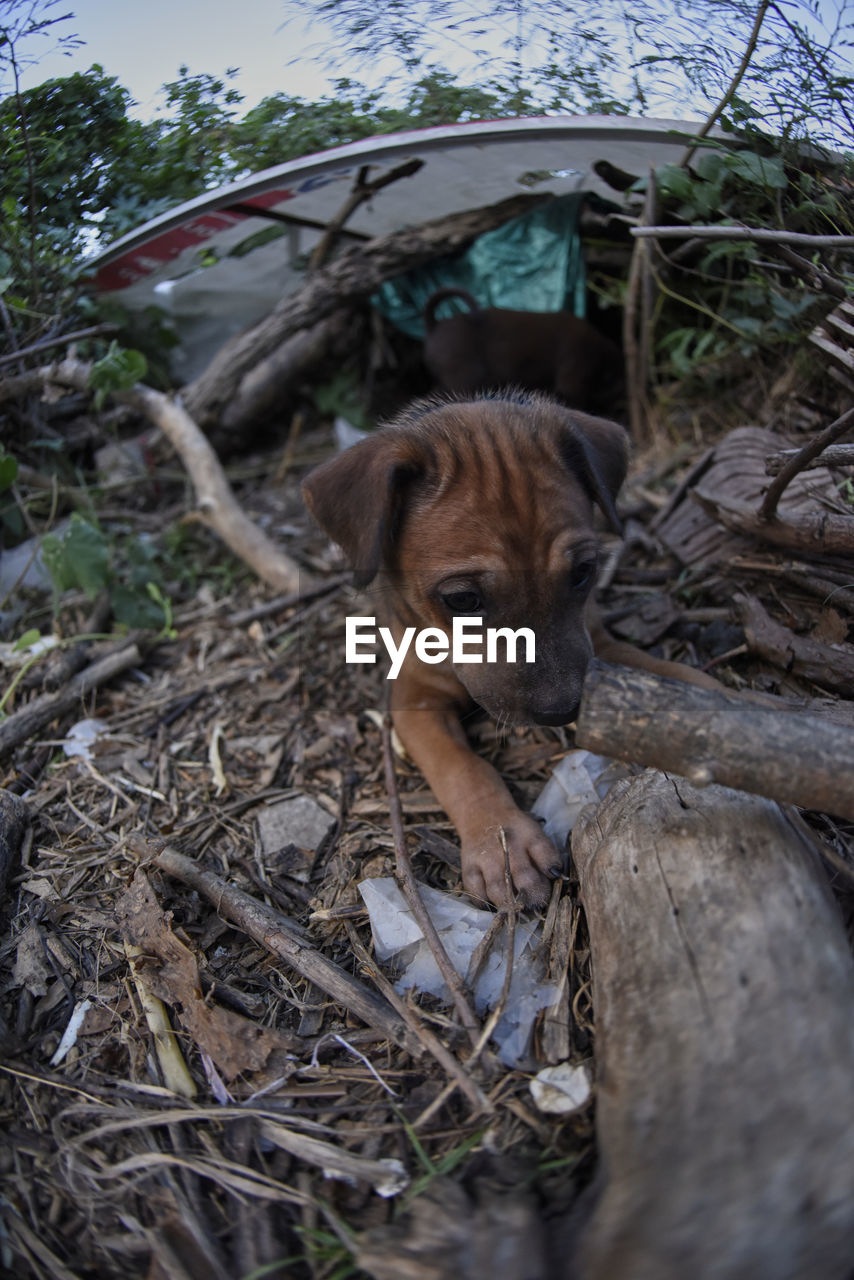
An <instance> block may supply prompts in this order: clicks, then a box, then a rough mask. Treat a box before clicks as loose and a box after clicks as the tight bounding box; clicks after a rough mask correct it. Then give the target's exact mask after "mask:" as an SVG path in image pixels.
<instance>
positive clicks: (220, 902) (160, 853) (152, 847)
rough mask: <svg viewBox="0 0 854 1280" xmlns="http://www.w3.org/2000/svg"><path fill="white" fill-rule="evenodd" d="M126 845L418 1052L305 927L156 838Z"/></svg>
mask: <svg viewBox="0 0 854 1280" xmlns="http://www.w3.org/2000/svg"><path fill="white" fill-rule="evenodd" d="M127 844H128V848H129V849H130V850H131V852H133V853H135V854H136V855H137V856H138V857H144V858H148V859H151V861H153V862H154V863H155V864H156V865H157V866H158V867H160V869H161V870H162V871H165V872H167V874H168V875H171V876H175V878H176V879H177V880H181V881H183V882H184V884H188V885H190V887H191V888H193V889H195V890H196V892H197V893H200V894H202V895H203V896H204V897H205V898H207V899H208V901H209V902H212V903H213V904H214V906H215V907H216V909H217V914H218V915H220V916H222V918H223V919H224V920H229V921H230V922H231V923H232V924H234V925H236V926H237V928H238V929H242V930H243V932H244V933H247V934H248V935H249V937H250V938H254V939H255V941H256V942H258V943H260V944H261V946H262V947H266V949H267V950H268V951H271V952H272V953H273V955H275V956H277V957H278V959H280V960H283V961H284V962H285V964H287V965H290V967H291V968H292V969H295V970H296V972H297V973H298V974H300V975H301V976H302V977H303V978H308V980H309V981H310V982H314V983H316V984H317V986H318V987H320V989H321V991H325V992H326V994H327V995H329V996H331V997H332V999H333V1000H337V1001H338V1003H339V1004H342V1005H343V1006H344V1007H345V1008H346V1009H350V1010H351V1011H352V1012H353V1013H355V1014H357V1015H358V1016H359V1017H360V1018H361V1019H362V1021H363V1022H366V1023H367V1024H368V1026H369V1027H376V1028H377V1029H378V1030H380V1031H382V1033H383V1034H384V1035H386V1036H387V1037H388V1038H389V1040H393V1041H394V1043H395V1044H398V1045H400V1047H401V1048H402V1049H406V1051H407V1052H408V1053H411V1054H412V1055H413V1056H414V1057H416V1058H419V1057H420V1056H421V1055H422V1053H423V1052H424V1050H423V1046H422V1045H421V1044H420V1043H419V1041H418V1040H417V1039H416V1038H415V1036H413V1035H412V1033H411V1032H410V1030H409V1028H408V1027H407V1026H406V1025H405V1024H404V1023H403V1022H402V1021H401V1020H400V1018H398V1016H397V1015H396V1014H395V1012H394V1010H393V1009H392V1008H391V1006H390V1005H389V1004H388V1002H387V1001H385V1000H383V999H382V998H381V997H380V996H378V995H376V994H375V992H373V991H371V990H370V989H369V988H368V987H366V986H365V985H364V984H363V983H361V982H359V981H358V979H356V978H354V977H352V976H351V975H350V974H349V973H346V972H345V971H344V970H343V969H341V968H339V966H338V965H337V964H334V963H333V961H331V960H329V959H327V957H326V956H325V955H323V953H322V952H321V951H318V950H317V949H316V948H315V947H313V946H312V945H311V944H310V943H309V942H307V941H306V935H305V931H304V930H302V929H300V928H299V926H298V925H297V924H296V923H295V922H294V921H293V920H291V919H289V917H288V916H286V915H283V914H282V912H280V911H276V910H274V908H272V907H268V906H267V905H266V903H263V902H258V901H257V899H255V898H252V897H250V895H249V894H248V893H243V892H242V891H241V890H240V889H236V888H235V887H234V886H233V885H230V884H228V883H227V882H226V881H225V880H222V879H221V878H220V877H219V876H216V875H214V874H213V872H211V871H203V870H202V868H201V867H200V866H199V865H198V864H197V863H195V862H193V861H192V860H191V859H190V858H186V857H184V855H183V854H181V853H178V852H177V850H176V849H172V848H170V847H169V846H168V845H164V844H163V843H162V842H160V841H152V840H147V839H145V837H144V836H141V835H131V836H129V837H128V841H127Z"/></svg>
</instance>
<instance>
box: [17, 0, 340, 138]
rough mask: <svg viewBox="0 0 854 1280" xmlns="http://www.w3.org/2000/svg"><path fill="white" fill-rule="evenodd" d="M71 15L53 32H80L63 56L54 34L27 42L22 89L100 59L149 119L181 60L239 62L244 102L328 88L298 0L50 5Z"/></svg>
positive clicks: (95, 0) (219, 66)
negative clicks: (33, 58)
mask: <svg viewBox="0 0 854 1280" xmlns="http://www.w3.org/2000/svg"><path fill="white" fill-rule="evenodd" d="M0 3H2V0H0ZM68 12H72V13H73V15H74V17H73V18H72V19H71V20H70V21H68V22H64V23H61V24H59V25H57V27H56V28H54V31H55V32H61V33H63V34H68V35H77V36H80V37H81V39H83V40H84V41H85V44H84V45H83V46H82V47H80V48H78V49H76V50H74V51H73V53H72V54H71V55H70V56H69V55H68V54H65V53H62V52H60V51H58V50H57V49H56V43H57V41H56V36H55V35H54V34H50V33H49V34H48V35H46V36H45V37H43V38H41V37H40V38H38V39H35V38H34V39H31V40H30V41H29V42H28V44H27V46H26V51H27V53H29V54H30V55H33V54H36V55H38V58H39V60H38V62H37V63H36V64H35V65H32V66H29V67H27V68H26V70H25V72H24V76H23V78H22V82H23V85H24V87H31V86H33V85H37V84H41V83H42V82H43V81H45V80H49V79H51V78H53V77H54V76H67V75H71V74H72V72H74V71H85V70H87V69H88V68H89V67H90V66H91V65H92V64H93V63H95V62H97V63H100V64H101V65H102V66H103V68H104V70H105V71H106V73H107V74H108V75H111V76H116V77H117V78H118V80H119V83H120V84H123V85H124V86H125V87H126V88H127V89H129V90H130V92H131V93H132V95H133V97H134V98H135V100H136V101H137V103H138V104H139V108H138V114H139V115H140V116H141V117H143V118H146V119H150V118H151V116H152V115H153V114H154V111H155V109H156V106H157V101H158V99H157V91H158V89H159V88H160V86H161V85H162V84H164V83H165V82H166V81H167V80H174V79H177V73H178V68H179V66H180V65H181V64H182V63H186V65H187V66H188V67H189V68H190V71H191V72H194V73H200V72H207V73H209V74H211V75H216V76H221V75H222V74H223V73H224V72H225V70H226V69H227V68H228V67H239V68H240V74H239V75H238V76H237V78H236V79H235V80H234V81H233V82H232V83H233V84H234V86H235V88H237V89H238V90H239V91H240V92H241V93H242V94H243V95H244V97H245V99H246V100H245V102H244V104H243V106H244V107H245V108H246V109H248V108H249V107H251V106H254V105H255V103H256V102H258V101H260V99H261V98H264V97H266V96H268V95H269V94H273V93H279V92H283V93H287V94H291V95H293V96H294V97H304V98H318V97H321V96H322V95H323V94H324V92H325V91H327V90H329V89H330V88H331V81H330V80H328V79H327V78H326V77H325V76H324V74H323V73H322V72H321V71H320V69H319V67H318V66H317V65H316V64H315V63H314V61H313V60H312V57H311V53H312V50H313V48H314V46H315V45H316V44H317V42H318V40H319V36H320V32H319V31H318V30H317V28H315V29H314V30H312V29H311V27H310V25H309V24H307V22H306V18H305V5H303V4H299V3H295V2H294V0H243V3H239V2H238V3H235V0H141V2H140V3H137V2H131V0H59V4H58V5H57V6H56V7H55V8H54V9H53V10H52V11H50V13H51V16H59V15H61V14H64V13H68Z"/></svg>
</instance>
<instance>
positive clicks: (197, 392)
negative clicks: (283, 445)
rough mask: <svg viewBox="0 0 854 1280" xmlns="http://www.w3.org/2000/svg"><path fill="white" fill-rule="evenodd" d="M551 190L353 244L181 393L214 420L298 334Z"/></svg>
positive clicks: (199, 415) (204, 422)
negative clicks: (248, 380)
mask: <svg viewBox="0 0 854 1280" xmlns="http://www.w3.org/2000/svg"><path fill="white" fill-rule="evenodd" d="M544 199H548V196H540V195H522V196H511V197H510V199H509V200H502V201H501V202H500V203H499V204H495V205H490V206H489V207H488V208H486V209H468V210H465V211H463V212H462V213H454V214H451V215H450V216H449V217H444V218H437V219H436V220H435V221H433V222H425V223H423V224H422V225H421V226H418V227H406V228H404V229H403V230H402V231H395V232H393V233H392V234H391V235H388V236H382V237H380V238H378V239H376V240H371V241H369V242H368V243H367V244H365V245H359V246H358V247H357V248H353V249H348V250H347V251H346V252H345V253H343V254H341V256H340V257H338V258H336V259H335V261H334V262H331V263H330V264H329V266H328V267H324V268H322V269H321V270H320V271H316V272H313V273H312V274H311V275H310V276H309V277H308V279H307V280H306V282H305V284H304V285H303V287H302V288H301V289H298V290H297V292H296V293H292V294H288V296H287V297H285V298H282V300H281V302H279V303H278V305H277V306H276V307H275V308H274V310H273V311H271V313H270V315H269V316H267V317H266V318H265V319H264V320H261V321H259V323H258V324H255V325H252V326H251V327H250V328H249V329H245V330H244V331H243V332H242V333H239V334H236V335H235V337H233V338H230V339H229V341H228V342H226V343H225V345H224V346H223V347H221V348H220V350H219V351H218V352H217V354H216V355H215V356H214V358H213V360H212V361H211V363H210V364H209V365H208V367H207V369H206V370H205V371H204V373H203V374H201V375H200V376H199V377H198V378H196V379H195V381H194V382H191V383H189V384H188V385H187V386H186V387H185V388H184V391H183V393H182V399H183V402H184V405H185V406H186V408H187V411H188V412H189V413H190V415H191V416H192V417H193V418H194V419H195V420H196V422H198V423H199V425H200V426H203V427H209V426H211V424H212V423H215V422H216V421H217V419H218V418H219V416H220V414H221V413H222V412H223V409H224V407H225V406H226V405H227V404H228V403H229V402H230V400H231V399H232V397H233V395H234V393H235V390H236V389H237V387H238V386H240V384H241V382H242V380H243V378H244V376H245V375H246V374H247V373H248V372H249V371H250V370H251V369H252V368H254V366H255V365H256V364H257V363H258V362H259V361H260V360H263V359H264V358H266V356H268V355H269V354H270V353H271V352H272V351H275V350H276V349H277V348H279V347H280V346H281V345H282V343H283V342H284V341H285V340H286V339H287V338H289V337H290V336H291V335H292V334H294V333H298V332H300V331H301V330H303V329H308V328H311V326H312V325H315V324H317V323H318V321H320V320H323V319H325V317H326V316H328V315H331V313H332V312H333V311H335V310H337V309H338V308H339V307H341V306H343V305H344V304H345V303H347V302H352V301H355V300H357V299H361V298H366V297H369V296H370V294H372V293H373V292H374V290H375V289H376V288H378V286H379V285H381V284H382V283H383V281H384V280H389V279H391V277H392V276H395V275H399V274H400V273H401V272H402V271H407V270H409V269H411V268H413V267H418V266H421V264H422V263H424V262H429V261H430V260H431V259H433V258H436V257H439V256H440V255H443V254H449V253H455V252H456V251H457V250H459V249H462V248H464V247H465V245H467V244H469V243H470V242H471V241H472V240H474V239H475V238H476V237H477V236H479V235H482V234H483V232H484V231H491V230H493V228H495V227H500V226H502V225H503V224H504V223H505V222H509V221H510V219H511V218H516V217H518V216H519V215H520V214H521V213H524V212H526V211H527V210H528V209H531V208H533V207H534V206H535V205H536V204H539V203H541V202H542V201H543V200H544Z"/></svg>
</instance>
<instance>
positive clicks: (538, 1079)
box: [528, 1062, 591, 1116]
mask: <svg viewBox="0 0 854 1280" xmlns="http://www.w3.org/2000/svg"><path fill="white" fill-rule="evenodd" d="M528 1087H529V1088H530V1090H531V1095H532V1097H533V1099H534V1102H535V1103H536V1104H537V1108H538V1109H539V1110H540V1111H544V1112H546V1113H547V1114H548V1115H553V1116H565V1115H569V1113H570V1112H571V1111H578V1110H579V1109H580V1108H581V1107H583V1106H586V1105H587V1103H588V1102H589V1100H590V1093H591V1089H590V1077H589V1076H588V1074H587V1068H586V1067H583V1066H573V1065H572V1064H571V1063H569V1062H559V1063H558V1064H557V1066H554V1067H543V1069H542V1071H538V1072H537V1074H536V1075H535V1076H534V1078H533V1080H531V1081H529V1084H528Z"/></svg>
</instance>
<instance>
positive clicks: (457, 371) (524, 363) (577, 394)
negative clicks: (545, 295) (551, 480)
mask: <svg viewBox="0 0 854 1280" xmlns="http://www.w3.org/2000/svg"><path fill="white" fill-rule="evenodd" d="M447 298H461V299H462V300H463V301H464V302H465V304H466V306H467V307H468V308H469V310H468V312H466V313H465V314H461V315H454V316H449V317H448V318H447V319H446V320H437V319H436V311H437V309H438V307H439V306H440V304H441V303H442V302H444V301H445V300H446V299H447ZM424 328H425V338H424V363H425V364H426V366H427V368H428V370H429V372H430V374H431V375H432V377H433V378H434V379H435V381H436V384H437V385H438V386H439V387H440V388H441V389H442V390H443V391H451V392H455V393H458V394H461V395H474V394H476V393H477V392H483V391H492V390H495V389H496V388H499V387H521V388H522V389H523V390H525V391H545V392H549V393H551V394H552V395H554V396H556V397H557V398H558V399H559V400H561V401H562V402H563V403H564V404H565V405H567V406H568V407H569V408H572V409H584V410H587V411H589V412H603V411H606V410H610V411H613V407H614V402H615V400H616V399H617V398H618V397H619V395H620V392H621V390H622V386H623V357H622V354H621V352H620V349H619V347H618V346H617V345H616V343H613V342H611V340H610V339H609V338H606V337H604V336H603V335H602V334H601V333H599V331H598V330H597V329H595V328H594V327H593V325H592V324H590V322H589V321H587V320H581V319H579V317H578V316H572V315H570V314H569V312H567V311H510V310H506V309H504V308H501V307H486V308H481V307H479V306H478V304H477V302H476V301H475V299H474V298H473V297H472V295H471V294H470V293H469V292H468V291H467V290H465V289H456V288H447V289H437V290H436V291H435V293H433V294H431V295H430V297H429V298H428V300H427V305H426V306H425V308H424Z"/></svg>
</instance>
